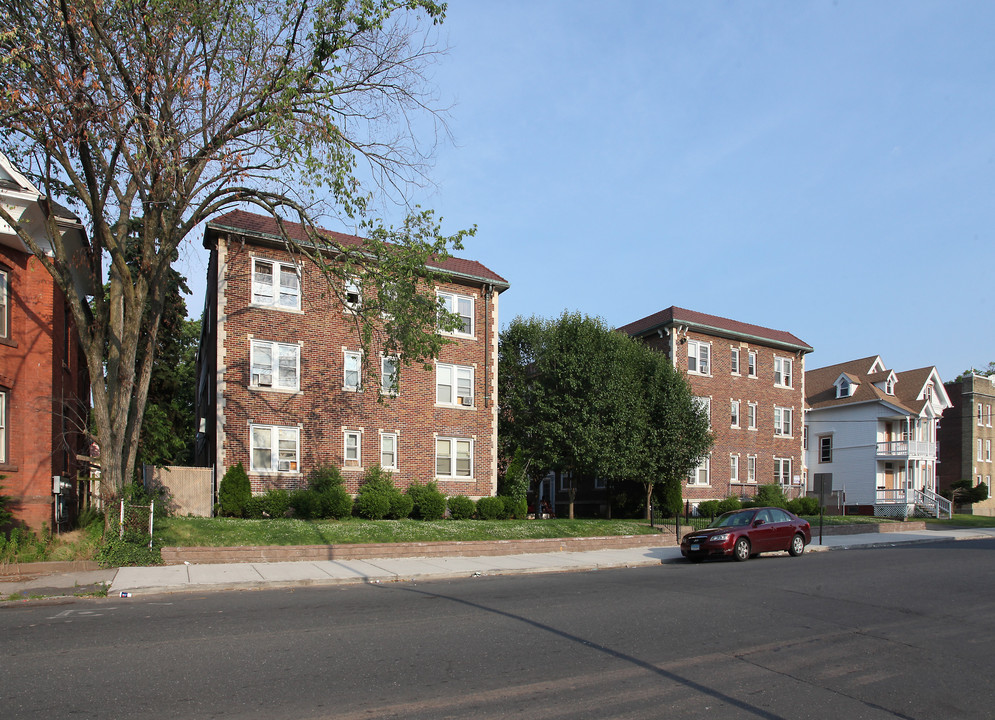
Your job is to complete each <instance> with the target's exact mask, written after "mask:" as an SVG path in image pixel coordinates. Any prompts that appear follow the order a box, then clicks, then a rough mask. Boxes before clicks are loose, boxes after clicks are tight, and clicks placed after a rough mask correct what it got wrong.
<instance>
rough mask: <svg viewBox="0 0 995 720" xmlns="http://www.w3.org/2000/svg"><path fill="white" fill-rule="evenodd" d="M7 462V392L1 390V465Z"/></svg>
mask: <svg viewBox="0 0 995 720" xmlns="http://www.w3.org/2000/svg"><path fill="white" fill-rule="evenodd" d="M5 462H7V391H6V390H0V463H5Z"/></svg>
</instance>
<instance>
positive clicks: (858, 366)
mask: <svg viewBox="0 0 995 720" xmlns="http://www.w3.org/2000/svg"><path fill="white" fill-rule="evenodd" d="M879 358H880V356H879V355H871V356H870V357H866V358H860V359H859V360H850V361H848V362H844V363H837V364H836V365H827V366H826V367H823V368H816V369H815V370H808V371H806V373H805V390H806V392H807V393H808V395H807V397H806V398H805V402H806V404H807V405H808V406H809V407H810V408H813V409H815V408H825V407H832V406H835V405H850V404H856V403H863V402H875V401H880V402H886V403H888V404H889V405H894V406H895V407H898V408H901V409H902V410H905V411H907V412H910V413H912V414H919V413H920V412H921V411H922V409H923V407H924V406H925V404H926V401H925V400H920V399H919V398H918V397H917V396H918V395H919V391H920V390H922V388H923V385H925V384H926V380H928V379H929V376H930V374H931V373H932V372H933V370H934V368H932V367H925V368H919V369H917V370H906V371H904V372H896V373H895V394H894V395H888V394H887V393H885V391H884V390H882V389H881V388H879V387H877V386H876V385H875V384H874V383H875V382H881V381H882V380H884V379H885V378H887V377H888V375H889V374H891V370H884V371H879V372H875V373H870V372H869V371H870V370H871V368H873V367H874V364H875V363H876V362H877V361H878V360H879ZM843 374H846V376H847V377H848V378H850V379H851V380H853V381H854V382H856V383H857V389H856V391H855V392H854V394H853V395H851V396H850V397H846V398H837V397H836V387H835V385H834V384H833V383H835V382H836V380H837V378H839V376H840V375H843Z"/></svg>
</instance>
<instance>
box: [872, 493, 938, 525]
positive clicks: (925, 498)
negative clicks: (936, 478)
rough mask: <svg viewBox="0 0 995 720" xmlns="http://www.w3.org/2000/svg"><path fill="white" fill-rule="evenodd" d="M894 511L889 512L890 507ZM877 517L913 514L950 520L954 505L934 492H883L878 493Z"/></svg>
mask: <svg viewBox="0 0 995 720" xmlns="http://www.w3.org/2000/svg"><path fill="white" fill-rule="evenodd" d="M889 506H890V507H891V508H892V510H888V507H889ZM874 514H875V515H888V516H896V517H908V516H909V515H912V514H920V515H929V516H931V517H936V518H943V517H946V518H949V517H951V516H952V515H953V504H952V503H951V502H950V501H949V500H947V499H946V498H945V497H943V496H942V495H937V494H936V493H935V492H933V491H932V490H882V489H879V490H878V491H877V503H876V507H875V512H874Z"/></svg>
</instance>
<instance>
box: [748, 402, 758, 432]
mask: <svg viewBox="0 0 995 720" xmlns="http://www.w3.org/2000/svg"><path fill="white" fill-rule="evenodd" d="M746 426H747V427H748V428H750V430H756V429H757V404H756V403H753V402H751V403H746Z"/></svg>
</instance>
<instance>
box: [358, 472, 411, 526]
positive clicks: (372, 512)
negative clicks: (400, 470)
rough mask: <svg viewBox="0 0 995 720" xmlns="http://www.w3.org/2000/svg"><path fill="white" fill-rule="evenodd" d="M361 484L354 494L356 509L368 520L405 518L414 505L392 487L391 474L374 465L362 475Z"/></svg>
mask: <svg viewBox="0 0 995 720" xmlns="http://www.w3.org/2000/svg"><path fill="white" fill-rule="evenodd" d="M363 480H364V482H363V484H362V485H361V486H360V488H359V493H358V494H357V496H356V511H357V512H358V513H359V515H360V516H361V517H364V518H367V519H368V520H383V519H384V518H386V517H391V518H395V519H401V518H406V517H407V516H408V515H410V514H411V509H412V507H413V506H414V503H413V502H412V500H411V498H410V497H408V496H407V495H404V494H403V493H402V492H401V491H400V490H398V489H397V488H396V487H394V478H393V476H392V475H391V474H390V473H389V472H387V471H386V470H384V469H382V468H381V467H380V466H379V465H374V466H373V467H371V468H370V469H369V470H367V471H366V474H365V475H364V477H363Z"/></svg>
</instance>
